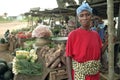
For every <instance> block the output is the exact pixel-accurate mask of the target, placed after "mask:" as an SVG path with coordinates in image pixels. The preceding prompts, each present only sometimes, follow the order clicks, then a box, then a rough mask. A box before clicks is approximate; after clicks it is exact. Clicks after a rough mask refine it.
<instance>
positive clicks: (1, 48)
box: [0, 43, 8, 51]
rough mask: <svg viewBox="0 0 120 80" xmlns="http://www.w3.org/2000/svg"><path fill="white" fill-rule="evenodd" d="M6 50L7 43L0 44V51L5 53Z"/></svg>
mask: <svg viewBox="0 0 120 80" xmlns="http://www.w3.org/2000/svg"><path fill="white" fill-rule="evenodd" d="M7 49H8V43H4V44H0V51H5V50H7Z"/></svg>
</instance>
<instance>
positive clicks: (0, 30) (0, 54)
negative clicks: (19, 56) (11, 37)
mask: <svg viewBox="0 0 120 80" xmlns="http://www.w3.org/2000/svg"><path fill="white" fill-rule="evenodd" d="M25 27H27V22H18V21H14V22H10V23H0V38H2V37H4V33H5V32H6V30H7V29H9V30H10V32H11V31H12V30H15V29H21V28H25ZM0 58H1V59H4V60H6V61H7V62H11V61H12V59H13V56H12V55H11V53H10V52H9V51H8V50H6V51H0Z"/></svg>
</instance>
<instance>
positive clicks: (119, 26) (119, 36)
mask: <svg viewBox="0 0 120 80" xmlns="http://www.w3.org/2000/svg"><path fill="white" fill-rule="evenodd" d="M117 38H118V41H120V4H119V13H118V28H117Z"/></svg>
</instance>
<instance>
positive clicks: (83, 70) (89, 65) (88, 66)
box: [72, 60, 100, 80]
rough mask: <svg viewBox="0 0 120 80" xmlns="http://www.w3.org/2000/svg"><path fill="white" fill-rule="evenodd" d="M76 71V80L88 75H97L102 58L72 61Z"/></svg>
mask: <svg viewBox="0 0 120 80" xmlns="http://www.w3.org/2000/svg"><path fill="white" fill-rule="evenodd" d="M72 65H73V69H74V71H75V75H74V78H75V80H85V76H86V75H95V74H97V73H98V72H99V69H100V60H91V61H87V62H84V63H78V62H76V61H73V62H72Z"/></svg>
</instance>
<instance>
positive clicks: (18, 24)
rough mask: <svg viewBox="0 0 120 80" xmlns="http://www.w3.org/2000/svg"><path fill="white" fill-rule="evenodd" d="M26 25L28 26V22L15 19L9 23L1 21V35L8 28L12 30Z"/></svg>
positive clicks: (1, 35) (0, 35)
mask: <svg viewBox="0 0 120 80" xmlns="http://www.w3.org/2000/svg"><path fill="white" fill-rule="evenodd" d="M25 27H27V22H18V21H14V22H9V23H0V37H3V36H4V33H5V32H6V30H8V29H9V30H10V32H11V31H12V30H16V29H21V28H25Z"/></svg>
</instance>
